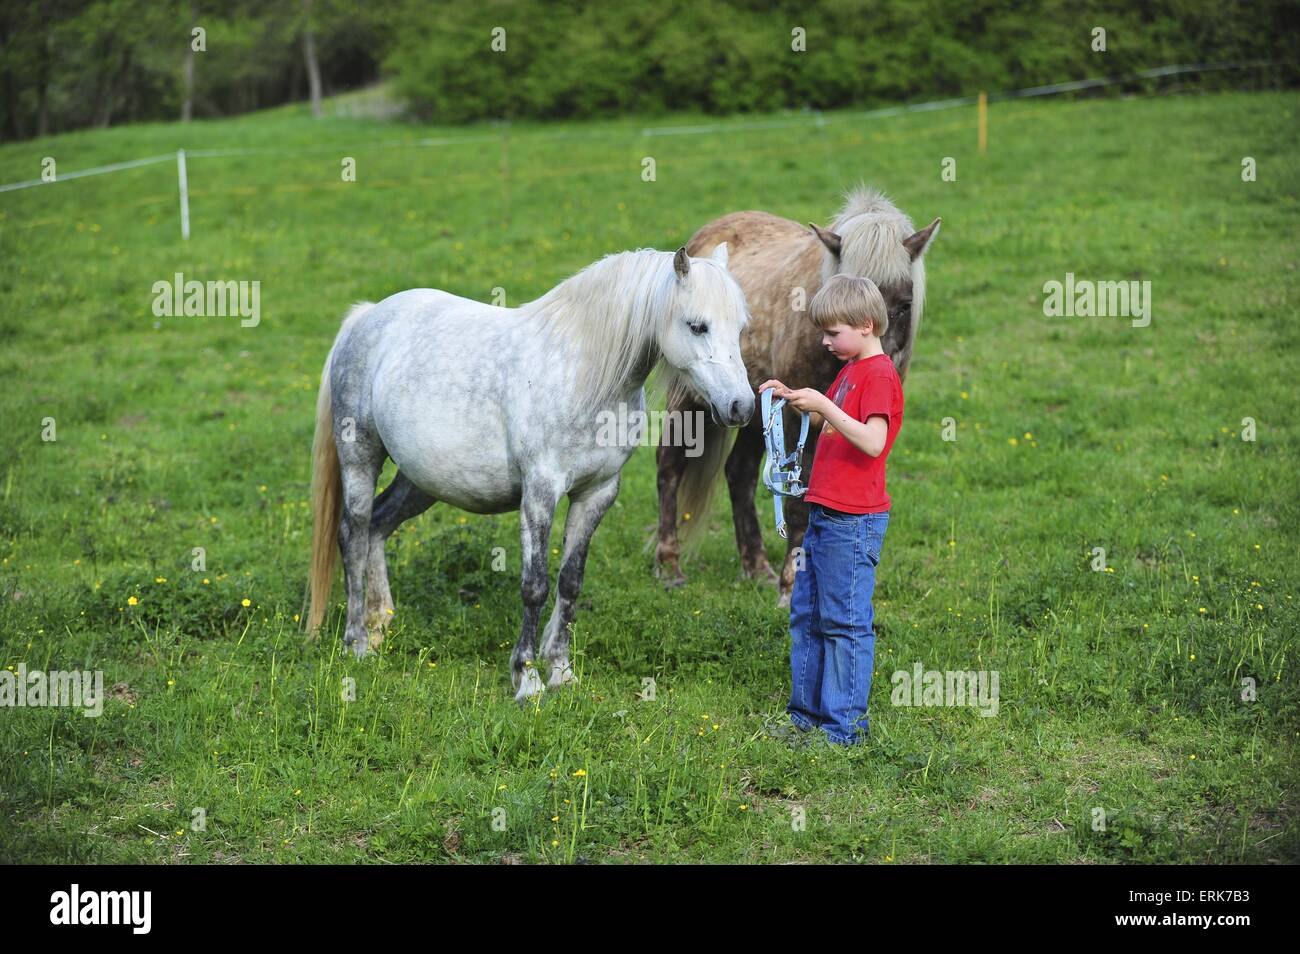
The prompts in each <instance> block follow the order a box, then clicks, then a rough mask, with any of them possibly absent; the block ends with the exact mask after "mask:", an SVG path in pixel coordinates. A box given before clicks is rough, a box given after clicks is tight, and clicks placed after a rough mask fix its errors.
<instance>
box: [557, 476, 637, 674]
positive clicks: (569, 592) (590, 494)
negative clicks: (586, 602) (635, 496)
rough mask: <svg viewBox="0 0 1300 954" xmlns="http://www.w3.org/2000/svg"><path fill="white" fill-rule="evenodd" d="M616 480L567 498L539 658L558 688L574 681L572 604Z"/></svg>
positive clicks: (616, 494)
mask: <svg viewBox="0 0 1300 954" xmlns="http://www.w3.org/2000/svg"><path fill="white" fill-rule="evenodd" d="M618 482H619V477H618V475H617V474H616V475H615V476H614V478H613V479H612V480H609V481H606V482H605V483H603V484H601V485H600V486H598V487H596V488H594V489H592V490H589V491H587V493H586V494H584V495H583V496H582V497H578V498H574V497H573V496H572V495H570V497H569V515H568V516H567V517H566V518H565V521H564V558H563V561H562V563H561V566H560V581H559V585H558V587H557V589H558V591H559V593H558V595H557V597H556V600H555V608H554V609H553V610H551V618H550V619H549V620H548V621H547V623H546V632H545V633H543V634H542V648H541V656H542V658H543V659H544V660H546V663H547V665H548V666H550V669H551V676H550V679H549V680H547V685H548V686H559V685H562V684H563V683H566V682H569V681H571V680H572V679H573V669H572V667H571V666H570V665H569V625H570V624H571V623H572V622H573V614H574V604H575V603H577V601H578V594H579V593H581V592H582V575H583V572H584V571H585V569H586V565H587V548H588V547H589V546H590V544H591V536H592V534H594V533H595V532H596V528H597V527H598V526H600V521H601V519H602V518H604V516H605V513H606V511H608V510H609V508H610V506H611V505H612V504H613V503H614V498H615V497H617V496H618Z"/></svg>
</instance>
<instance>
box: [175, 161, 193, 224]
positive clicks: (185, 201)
mask: <svg viewBox="0 0 1300 954" xmlns="http://www.w3.org/2000/svg"><path fill="white" fill-rule="evenodd" d="M176 173H177V175H178V176H179V177H180V186H181V238H182V239H184V240H185V241H187V242H188V241H189V240H190V186H189V182H188V181H187V180H186V178H185V150H184V149H178V150H177V151H176Z"/></svg>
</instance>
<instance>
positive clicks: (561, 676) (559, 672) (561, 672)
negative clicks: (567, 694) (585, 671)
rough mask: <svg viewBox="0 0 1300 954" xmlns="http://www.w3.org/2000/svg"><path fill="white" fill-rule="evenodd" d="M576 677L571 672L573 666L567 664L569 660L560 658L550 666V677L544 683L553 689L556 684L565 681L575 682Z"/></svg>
mask: <svg viewBox="0 0 1300 954" xmlns="http://www.w3.org/2000/svg"><path fill="white" fill-rule="evenodd" d="M577 678H578V677H577V676H575V675H574V674H573V667H571V666H570V665H569V661H568V660H567V659H562V660H559V661H557V662H556V663H555V664H554V665H553V666H551V678H550V679H548V680H547V681H546V685H547V687H548V688H552V689H553V688H555V687H556V686H562V685H564V684H565V683H566V682H575V681H576V680H577Z"/></svg>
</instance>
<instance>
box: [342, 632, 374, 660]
mask: <svg viewBox="0 0 1300 954" xmlns="http://www.w3.org/2000/svg"><path fill="white" fill-rule="evenodd" d="M343 645H345V646H347V647H348V648H349V649H351V650H352V655H353V656H356V657H357V658H358V659H364V658H365V655H366V653H367V652H369V650H370V638H369V637H368V636H366V635H365V634H364V633H363V634H362V635H361V636H359V637H357V638H355V639H351V640H346V639H345V640H344V641H343Z"/></svg>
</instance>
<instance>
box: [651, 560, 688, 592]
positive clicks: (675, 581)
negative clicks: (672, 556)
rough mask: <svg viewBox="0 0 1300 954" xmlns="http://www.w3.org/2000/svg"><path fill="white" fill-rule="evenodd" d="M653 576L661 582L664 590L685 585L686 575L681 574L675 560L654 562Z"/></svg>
mask: <svg viewBox="0 0 1300 954" xmlns="http://www.w3.org/2000/svg"><path fill="white" fill-rule="evenodd" d="M655 577H656V578H658V580H659V581H660V582H661V583H663V585H664V589H665V590H675V589H677V587H679V586H685V585H686V577H685V576H683V575H682V571H681V569H680V568H679V567H678V566H677V561H676V560H673V561H671V562H667V563H659V564H656V566H655Z"/></svg>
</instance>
